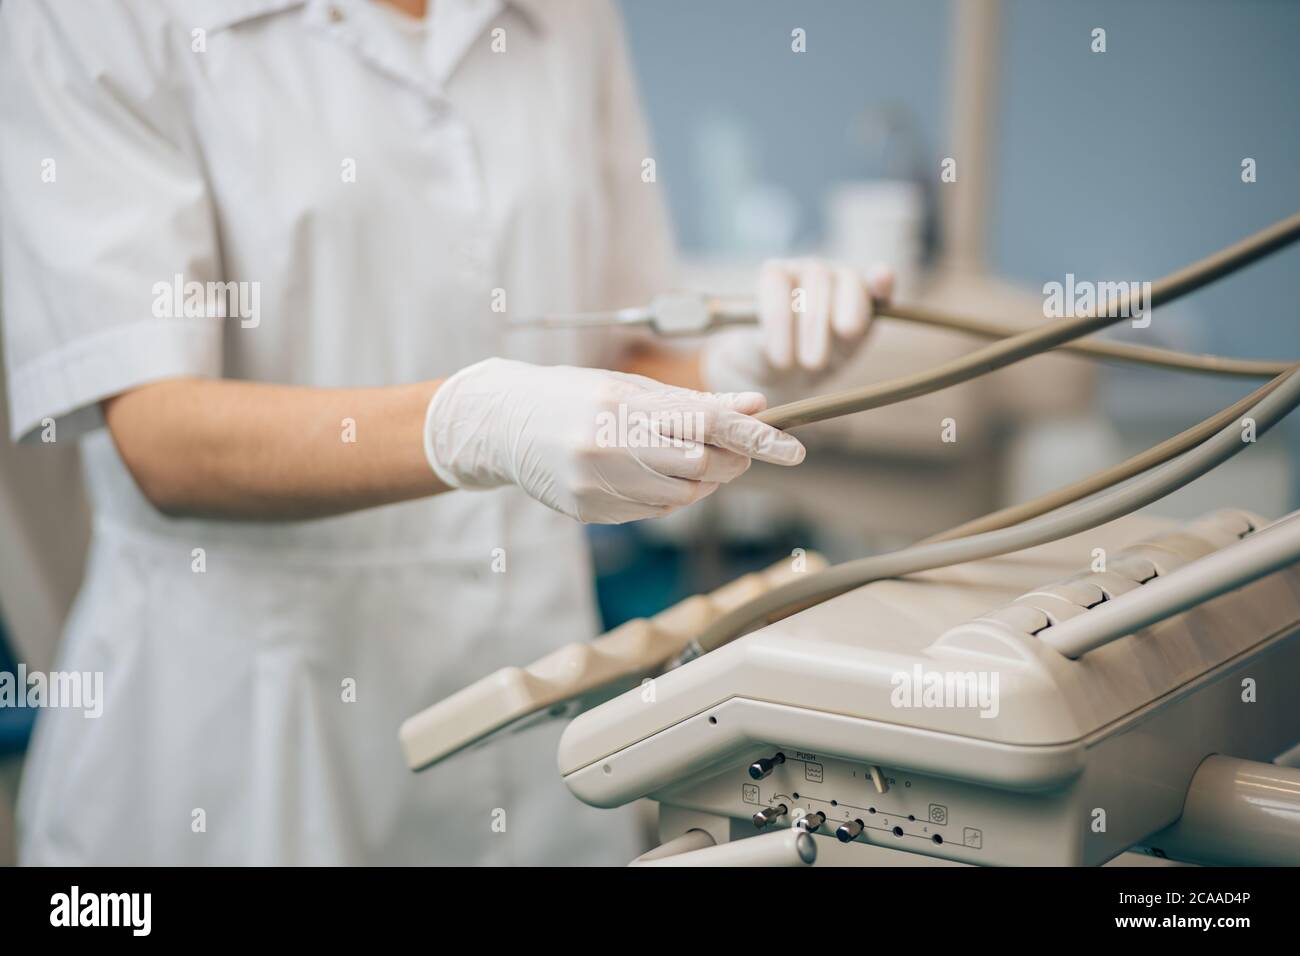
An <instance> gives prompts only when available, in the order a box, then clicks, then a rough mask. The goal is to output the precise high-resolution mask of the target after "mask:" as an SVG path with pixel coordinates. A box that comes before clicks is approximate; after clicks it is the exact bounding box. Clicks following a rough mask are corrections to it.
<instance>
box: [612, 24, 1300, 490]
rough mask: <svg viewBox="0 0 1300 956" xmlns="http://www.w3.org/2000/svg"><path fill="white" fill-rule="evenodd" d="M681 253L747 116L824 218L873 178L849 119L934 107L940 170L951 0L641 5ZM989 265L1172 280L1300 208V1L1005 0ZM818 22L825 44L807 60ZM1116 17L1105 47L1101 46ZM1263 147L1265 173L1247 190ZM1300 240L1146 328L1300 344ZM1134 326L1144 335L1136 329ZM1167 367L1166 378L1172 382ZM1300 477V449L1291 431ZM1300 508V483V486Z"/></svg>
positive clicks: (1165, 339)
mask: <svg viewBox="0 0 1300 956" xmlns="http://www.w3.org/2000/svg"><path fill="white" fill-rule="evenodd" d="M622 6H623V9H624V13H625V17H626V20H627V24H628V32H629V39H630V43H631V46H632V52H633V58H634V61H635V63H636V67H637V70H638V73H639V74H640V77H641V85H642V92H643V95H644V97H645V100H646V105H647V110H648V113H649V116H650V121H651V125H652V127H653V133H654V138H655V141H656V155H657V156H658V157H659V168H660V170H661V178H662V181H663V182H664V183H665V184H666V186H667V188H668V192H669V195H670V199H671V203H672V208H673V212H674V217H675V220H676V226H677V231H678V235H679V239H680V242H681V245H682V247H683V248H684V249H686V250H687V251H693V252H717V251H726V250H725V248H722V249H720V248H719V240H718V234H717V233H716V231H714V230H711V228H710V217H711V216H712V215H713V214H714V212H715V210H714V207H713V206H711V204H710V195H709V193H710V187H709V185H708V176H707V174H706V173H705V172H704V171H702V170H701V160H700V156H701V154H702V150H701V144H700V130H701V129H702V128H704V127H706V126H707V125H708V124H709V123H710V122H711V121H716V118H717V117H719V116H723V117H726V120H727V122H729V123H731V124H733V125H735V126H737V127H738V128H740V129H742V130H743V131H744V133H745V136H746V137H747V138H748V140H749V141H750V143H751V144H752V147H753V152H754V153H755V155H756V157H757V159H756V160H755V162H756V164H757V166H758V167H759V172H760V173H761V175H762V176H763V177H764V178H766V179H768V180H770V181H772V182H773V183H775V184H778V185H779V186H781V187H784V188H785V189H786V190H788V192H789V193H790V194H791V196H793V197H794V198H795V199H796V200H797V201H798V203H799V205H800V207H801V222H802V223H803V225H804V233H803V235H802V238H804V239H806V240H815V239H816V238H817V237H818V235H819V232H820V228H821V216H820V212H821V200H822V197H823V195H824V194H825V192H826V191H827V189H828V188H829V187H831V186H833V185H834V184H835V183H836V182H837V181H840V180H843V179H848V178H860V177H862V176H864V175H869V172H870V170H869V167H868V165H867V157H866V154H865V151H864V150H863V149H862V148H861V146H860V145H858V144H857V143H855V141H854V139H853V137H852V135H851V133H850V130H851V128H852V126H853V123H854V121H855V119H856V118H858V117H860V116H861V114H862V112H863V111H864V110H865V109H867V108H869V107H873V106H880V105H882V104H886V103H895V102H897V103H902V104H905V105H906V107H907V108H908V109H909V110H910V111H911V112H912V113H913V114H914V115H915V116H916V117H917V118H918V120H919V129H920V133H921V136H922V139H923V141H924V144H925V149H926V155H927V160H928V168H929V169H931V170H936V171H937V169H938V163H939V159H940V158H941V157H943V156H945V155H947V154H948V153H947V151H946V149H945V139H946V130H947V128H948V120H949V116H948V106H947V89H948V86H947V84H948V66H949V59H950V51H949V36H948V29H949V14H950V6H949V3H948V2H946V0H944V2H940V0H912V2H901V0H897V2H895V0H885V2H874V0H873V2H865V0H860V2H852V0H816V2H804V3H794V2H790V0H656V2H649V0H623V4H622ZM1003 11H1004V14H1003V35H1002V50H1001V64H1002V66H1001V69H1002V73H1001V77H1000V87H999V88H1000V100H1001V110H1000V113H1001V115H1000V117H999V129H998V130H997V131H996V135H995V137H994V140H995V142H996V144H997V154H996V155H995V157H994V160H995V168H996V170H997V174H996V180H995V185H994V194H993V197H992V215H991V222H990V235H989V237H988V238H989V249H990V259H991V262H990V265H991V268H992V269H993V270H994V271H996V272H999V273H1002V274H1004V275H1007V276H1010V277H1013V278H1015V279H1018V280H1021V281H1023V282H1025V283H1026V284H1027V285H1029V286H1031V287H1040V286H1041V284H1042V283H1043V282H1045V281H1048V280H1060V279H1062V278H1063V276H1064V274H1065V273H1067V272H1073V273H1075V275H1076V276H1077V277H1079V278H1081V279H1082V278H1091V279H1094V280H1099V279H1154V278H1157V277H1159V276H1160V275H1162V274H1164V273H1166V272H1168V271H1170V270H1171V269H1174V268H1176V267H1178V266H1181V265H1184V264H1186V263H1188V262H1191V261H1192V260H1194V259H1196V258H1199V257H1200V256H1202V255H1204V254H1206V253H1207V252H1210V251H1213V250H1214V249H1216V248H1218V247H1220V246H1222V245H1225V244H1226V243H1228V242H1231V241H1232V240H1234V239H1237V238H1239V237H1241V236H1244V235H1245V234H1247V233H1248V232H1250V231H1252V230H1254V229H1257V228H1259V227H1261V226H1263V225H1266V224H1267V223H1270V222H1272V221H1274V220H1276V219H1278V218H1281V217H1282V216H1284V215H1287V214H1289V213H1291V212H1294V211H1295V210H1297V209H1300V51H1298V50H1297V46H1300V2H1294V0H1142V2H1135V0H1088V2H1077V3H1075V2H1049V0H1004V6H1003ZM793 27H802V28H804V29H805V30H806V31H807V35H808V52H807V53H806V54H803V55H793V54H791V52H790V30H791V29H792V28H793ZM1094 27H1103V28H1104V29H1105V30H1106V32H1107V35H1106V40H1107V51H1106V52H1105V53H1100V54H1098V53H1093V52H1091V50H1090V43H1091V31H1092V29H1093V28H1094ZM1247 156H1249V157H1252V158H1254V159H1255V160H1256V162H1257V164H1258V180H1257V182H1255V183H1253V184H1245V183H1243V182H1242V181H1241V161H1242V159H1243V157H1247ZM1297 293H1300V249H1296V248H1292V249H1290V250H1287V251H1285V252H1283V253H1281V254H1278V255H1275V256H1273V257H1271V258H1270V259H1268V260H1266V261H1265V262H1262V263H1260V264H1257V265H1255V266H1253V267H1251V268H1250V269H1249V270H1247V271H1246V272H1244V273H1242V274H1240V275H1237V276H1234V277H1232V278H1230V279H1228V280H1225V281H1223V282H1221V283H1217V284H1215V285H1214V286H1212V287H1210V288H1208V289H1206V290H1203V291H1202V292H1200V293H1198V294H1196V295H1195V296H1193V297H1191V298H1189V299H1187V300H1184V301H1183V302H1180V303H1175V304H1174V305H1171V306H1168V307H1166V308H1165V309H1164V310H1157V311H1156V315H1155V321H1154V324H1153V326H1152V328H1151V329H1149V330H1147V331H1145V332H1143V333H1141V339H1140V341H1143V342H1146V343H1148V344H1156V345H1166V346H1171V347H1176V348H1183V349H1189V350H1196V351H1214V352H1220V353H1223V354H1230V355H1242V356H1251V357H1275V358H1282V357H1293V356H1300V303H1298V299H1300V297H1298V296H1297ZM1129 334H1130V335H1133V334H1136V333H1133V332H1130V333H1129ZM1151 374H1159V375H1161V376H1164V377H1162V378H1161V379H1160V383H1161V384H1160V387H1159V388H1153V387H1152V384H1151V383H1152V381H1153V379H1152V378H1151V377H1150V375H1151ZM1103 383H1104V386H1105V387H1103V389H1102V393H1101V394H1102V402H1103V407H1105V408H1106V410H1107V411H1108V412H1109V413H1110V414H1111V415H1112V416H1113V417H1114V418H1116V419H1117V420H1120V421H1143V420H1145V421H1146V422H1147V423H1148V426H1150V427H1153V428H1155V429H1157V430H1165V431H1167V430H1168V429H1169V427H1170V424H1171V423H1175V422H1177V423H1184V424H1185V423H1187V422H1188V421H1189V420H1190V418H1191V416H1192V415H1194V414H1209V412H1210V411H1211V410H1213V409H1215V408H1218V407H1222V405H1224V404H1227V402H1228V401H1230V400H1231V399H1232V398H1234V397H1236V396H1238V395H1240V394H1242V389H1243V385H1242V383H1241V382H1239V381H1237V382H1233V381H1224V380H1215V379H1209V378H1206V377H1204V376H1199V377H1198V376H1191V375H1171V374H1169V373H1143V372H1135V371H1133V370H1130V369H1122V368H1119V369H1117V368H1108V370H1107V372H1106V377H1105V379H1104V380H1103ZM1288 431H1289V433H1290V435H1291V436H1292V437H1291V438H1290V443H1291V445H1292V446H1293V447H1294V448H1296V456H1295V457H1296V464H1297V468H1296V473H1297V474H1298V475H1300V442H1297V441H1296V440H1295V437H1294V436H1295V433H1296V432H1295V429H1294V428H1291V427H1288ZM1297 492H1298V494H1297V500H1300V489H1297Z"/></svg>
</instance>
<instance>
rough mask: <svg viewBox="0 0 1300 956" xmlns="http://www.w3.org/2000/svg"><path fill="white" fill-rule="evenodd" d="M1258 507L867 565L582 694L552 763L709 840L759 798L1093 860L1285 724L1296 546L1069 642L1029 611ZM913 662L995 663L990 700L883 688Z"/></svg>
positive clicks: (1047, 610)
mask: <svg viewBox="0 0 1300 956" xmlns="http://www.w3.org/2000/svg"><path fill="white" fill-rule="evenodd" d="M1262 524H1263V522H1262V521H1261V520H1260V519H1258V518H1257V517H1255V516H1253V515H1250V514H1248V513H1246V512H1241V511H1225V512H1218V513H1215V514H1213V515H1210V516H1208V517H1206V518H1203V519H1201V520H1199V521H1196V522H1193V523H1191V524H1189V525H1186V526H1183V527H1177V526H1174V525H1172V524H1171V523H1169V522H1165V521H1160V520H1157V519H1153V518H1147V517H1142V516H1130V517H1128V518H1125V519H1122V520H1120V521H1116V522H1113V523H1111V524H1109V525H1106V526H1103V527H1101V528H1097V529H1094V530H1093V531H1090V532H1087V533H1085V534H1082V535H1077V536H1075V537H1073V538H1068V539H1064V540H1062V541H1058V542H1054V543H1052V544H1050V545H1045V546H1042V547H1039V548H1034V549H1030V550H1027V551H1024V552H1020V553H1017V554H1014V555H1009V556H1006V557H1003V558H998V559H993V560H988V561H980V562H973V563H970V564H967V565H962V566H959V567H955V568H951V569H945V570H942V571H936V572H929V573H926V574H923V575H917V576H916V577H915V578H909V579H906V580H899V581H884V582H878V583H876V584H872V585H868V586H866V587H863V588H860V589H858V590H856V591H853V592H850V593H848V594H844V595H841V596H840V597H838V598H835V599H833V600H831V601H828V602H826V603H824V604H821V605H818V606H816V607H813V608H810V609H808V610H806V611H803V612H801V613H799V614H796V615H794V616H792V617H789V618H787V619H785V620H783V621H779V622H777V623H775V624H772V625H769V626H768V627H766V628H764V629H762V630H760V631H756V632H754V633H752V634H749V635H747V636H746V637H743V638H741V639H739V640H737V641H735V642H733V643H732V644H730V645H727V646H725V647H723V648H720V649H719V650H717V651H714V652H712V653H710V654H706V655H704V656H703V657H701V658H699V659H698V660H695V661H692V662H691V663H690V664H688V665H686V666H685V667H682V668H679V669H677V670H674V671H671V672H668V673H666V674H663V675H661V676H660V677H658V678H656V679H655V688H654V691H655V692H654V694H653V695H647V694H645V693H644V692H641V693H635V694H624V695H622V696H620V697H617V698H615V699H612V700H610V701H608V702H606V703H604V704H602V705H601V706H599V707H596V708H594V709H593V710H590V711H588V712H587V713H585V714H583V715H581V716H579V717H578V718H577V719H576V720H574V721H573V722H572V723H571V724H570V725H569V727H568V729H567V731H566V733H565V735H564V737H563V739H562V741H561V744H560V751H559V764H560V770H561V772H562V773H563V774H564V777H565V781H566V783H567V785H568V786H569V788H570V789H571V790H572V792H573V793H574V794H575V795H576V796H578V797H579V798H580V799H582V800H583V801H585V802H587V803H589V804H593V805H595V806H617V805H621V804H624V803H627V802H630V801H632V800H636V799H640V798H643V797H649V798H651V799H654V800H657V801H659V802H660V804H661V807H662V809H663V811H664V814H663V819H668V820H673V821H678V822H680V823H681V824H683V825H689V826H696V827H706V828H710V832H711V833H713V834H714V837H715V839H718V840H725V839H731V838H735V837H737V836H741V835H746V834H748V835H752V834H754V833H755V832H757V831H756V830H755V828H754V824H753V823H752V822H751V817H752V816H753V815H754V813H755V812H756V811H758V810H761V809H763V808H765V807H772V806H781V805H785V806H786V807H787V808H788V813H787V814H786V815H785V816H783V817H780V818H778V819H776V820H775V821H774V823H773V824H772V825H774V826H788V825H790V824H791V823H793V822H794V820H795V818H796V817H797V816H798V815H800V814H801V813H802V812H805V811H807V812H811V811H816V812H819V813H823V814H825V816H826V821H825V824H824V825H822V826H821V827H820V828H819V831H818V833H817V834H816V835H817V838H818V839H819V840H822V841H824V840H826V839H830V841H831V844H832V846H834V847H838V843H836V841H835V840H834V838H833V837H832V836H831V835H832V834H834V833H835V831H836V829H837V828H838V827H839V826H840V825H842V824H844V823H845V822H846V821H854V820H861V821H862V822H863V823H864V826H863V829H862V832H861V834H860V835H858V836H856V837H855V838H854V839H853V841H852V844H853V845H857V846H864V845H870V846H872V847H889V848H892V849H899V850H905V851H908V852H911V853H915V854H924V855H927V856H932V857H939V858H944V859H948V860H955V861H960V862H966V863H994V864H1014V863H1038V864H1079V863H1101V862H1104V861H1106V860H1108V859H1111V858H1112V857H1114V856H1116V855H1117V854H1119V853H1121V852H1124V851H1125V850H1127V849H1129V848H1130V847H1132V846H1134V845H1135V844H1137V845H1140V844H1141V843H1142V841H1143V840H1144V839H1146V838H1148V837H1149V836H1151V835H1152V834H1155V833H1157V832H1159V831H1160V830H1161V829H1163V828H1164V827H1167V826H1169V825H1170V824H1171V823H1172V822H1173V821H1174V820H1176V819H1177V818H1178V816H1179V814H1180V812H1181V810H1182V805H1183V800H1184V797H1185V795H1186V793H1187V791H1188V786H1189V784H1190V782H1191V780H1192V777H1193V775H1194V774H1195V772H1196V770H1197V768H1198V767H1199V766H1200V765H1201V763H1202V762H1203V761H1204V760H1205V758H1206V757H1207V756H1209V755H1211V754H1214V753H1223V754H1230V755H1232V756H1235V757H1239V758H1242V759H1247V760H1263V761H1268V760H1271V759H1273V758H1274V757H1275V756H1277V755H1278V754H1279V753H1281V752H1282V751H1284V750H1286V749H1287V748H1288V747H1290V746H1291V745H1292V744H1294V743H1295V742H1296V740H1297V739H1300V699H1298V698H1297V697H1296V695H1295V693H1294V687H1295V686H1297V683H1300V640H1296V639H1293V638H1296V637H1297V636H1298V635H1300V568H1296V567H1292V568H1289V569H1286V570H1283V571H1280V572H1277V573H1275V574H1272V575H1270V576H1268V577H1266V578H1263V579H1261V580H1259V581H1256V582H1255V583H1253V584H1250V585H1247V586H1246V587H1243V588H1239V589H1237V590H1235V591H1232V592H1229V593H1227V594H1224V595H1222V596H1220V597H1218V598H1215V599H1214V600H1211V601H1208V602H1205V603H1203V604H1201V605H1199V606H1197V607H1195V608H1193V609H1192V610H1190V611H1187V612H1184V613H1182V614H1180V615H1177V616H1176V617H1173V618H1170V619H1168V620H1166V621H1163V622H1161V623H1159V624H1157V625H1155V626H1153V627H1151V628H1148V629H1145V630H1142V631H1139V632H1138V633H1136V634H1133V635H1129V636H1127V637H1122V638H1120V639H1118V640H1115V641H1113V642H1111V643H1109V644H1106V645H1105V646H1102V647H1099V648H1097V649H1096V650H1093V651H1089V652H1088V653H1086V654H1084V655H1083V656H1082V657H1080V658H1079V659H1078V660H1071V659H1069V658H1067V657H1065V656H1063V655H1061V654H1060V653H1059V652H1057V651H1055V650H1054V649H1052V648H1051V647H1050V646H1048V645H1047V644H1046V643H1044V642H1043V641H1042V640H1041V639H1040V638H1039V637H1037V636H1036V635H1035V632H1038V633H1042V632H1043V629H1044V628H1050V627H1051V626H1053V624H1055V623H1058V622H1060V621H1062V620H1065V619H1067V618H1073V617H1076V616H1079V615H1085V614H1087V613H1088V610H1089V607H1090V606H1096V604H1097V603H1098V602H1100V601H1103V600H1113V599H1117V598H1122V595H1123V594H1124V593H1127V592H1128V591H1130V590H1131V589H1133V588H1140V587H1141V586H1142V581H1143V580H1144V579H1147V578H1149V576H1150V575H1151V574H1153V573H1154V574H1168V573H1170V572H1171V571H1173V570H1175V569H1176V568H1178V567H1181V566H1183V565H1185V564H1187V563H1189V562H1192V561H1195V560H1196V559H1197V558H1199V557H1202V556H1204V555H1207V554H1209V553H1211V552H1214V551H1217V550H1218V549H1220V548H1223V547H1226V546H1227V545H1229V544H1231V543H1233V542H1235V541H1237V540H1238V539H1239V537H1240V536H1241V535H1242V534H1244V533H1248V532H1249V531H1250V530H1251V529H1252V528H1254V527H1259V526H1261V525H1262ZM1102 561H1104V562H1105V570H1098V571H1094V570H1092V568H1093V567H1094V566H1096V567H1098V568H1100V566H1101V564H1100V562H1102ZM930 675H939V676H940V677H945V676H947V675H956V676H958V677H965V676H967V675H969V676H970V677H971V678H972V679H980V678H982V679H984V680H985V682H986V684H987V685H992V684H993V681H994V680H996V685H994V686H995V687H996V693H995V694H993V695H990V696H989V699H988V703H990V704H992V706H977V705H971V706H966V705H963V703H962V702H961V701H951V700H949V701H945V700H944V699H943V697H942V695H940V696H939V697H938V698H936V701H927V700H925V699H923V696H921V695H915V696H913V697H907V696H906V695H901V694H900V691H901V690H902V688H903V687H905V686H907V685H908V683H909V681H911V682H912V684H913V685H915V686H917V687H919V686H922V685H923V684H924V682H925V680H927V679H928V678H929V676H930ZM971 686H973V685H971ZM1248 694H1249V696H1248ZM967 703H970V702H967ZM978 703H979V702H978V701H977V702H976V704H978ZM776 752H780V753H782V754H783V756H784V758H785V759H784V761H783V762H781V763H780V764H779V765H778V766H777V767H776V769H775V770H774V771H772V772H771V773H770V775H768V776H766V777H764V778H762V779H759V780H754V779H752V778H751V776H750V775H749V773H748V772H747V771H748V768H749V765H750V764H751V763H753V762H754V761H756V760H758V759H759V758H761V757H771V756H772V755H773V754H774V753H776ZM718 820H721V821H723V822H724V823H726V824H727V825H726V826H724V827H723V828H722V829H721V830H719V829H717V827H716V823H717V821H718ZM710 821H712V823H711V822H710ZM1099 821H1100V822H1099ZM675 835H676V834H675V833H673V832H671V830H665V831H664V832H663V836H664V838H665V839H670V838H672V837H673V836H675ZM829 858H830V857H829V856H828V859H829ZM819 860H820V857H819Z"/></svg>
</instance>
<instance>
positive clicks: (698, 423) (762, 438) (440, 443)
mask: <svg viewBox="0 0 1300 956" xmlns="http://www.w3.org/2000/svg"><path fill="white" fill-rule="evenodd" d="M766 404H767V403H766V400H765V399H764V398H763V396H762V395H759V394H756V393H754V392H747V393H744V394H739V395H715V394H711V393H708V392H693V391H690V390H689V389H684V388H673V387H672V386H669V385H664V384H661V383H660V382H656V381H654V380H652V379H648V378H643V377H642V376H639V375H626V374H623V373H620V372H606V371H602V370H598V369H587V368H572V367H569V366H540V365H529V364H526V363H524V362H514V361H510V360H508V359H499V358H492V359H487V360H486V361H483V362H479V363H478V364H477V365H471V366H469V367H468V368H465V369H462V370H461V371H459V372H457V373H456V374H455V375H453V376H452V377H451V378H449V379H447V381H445V382H444V383H443V384H442V386H441V387H440V388H439V389H438V391H437V392H436V393H435V394H434V396H433V400H432V401H430V403H429V410H428V412H427V414H426V415H425V423H424V452H425V456H426V457H427V458H428V460H429V465H430V467H432V468H433V470H434V473H435V474H437V476H438V477H439V478H440V479H441V480H442V481H443V482H444V483H445V484H447V485H449V486H451V487H453V488H495V487H499V486H501V485H507V484H514V485H518V486H519V487H520V488H522V489H523V490H524V491H526V492H528V494H530V495H532V497H534V498H536V499H537V500H538V501H540V502H542V504H544V505H547V506H548V507H551V508H554V509H555V510H556V511H559V512H562V513H564V514H566V515H569V516H571V517H573V518H577V519H578V520H579V521H584V522H592V523H598V524H616V523H619V522H623V521H635V520H637V519H639V518H653V517H658V516H660V515H665V514H668V513H669V512H670V511H674V510H676V509H677V508H680V507H682V506H683V505H688V504H691V503H693V502H696V501H699V500H700V499H701V498H703V497H705V496H707V495H709V494H711V493H712V492H713V491H714V490H715V489H716V488H717V487H718V485H719V484H720V483H722V482H727V481H731V479H733V478H735V477H737V476H739V475H741V474H743V473H744V472H745V470H746V469H748V468H749V464H750V460H751V459H754V458H757V459H759V460H760V461H769V462H773V463H775V464H778V465H797V464H798V463H799V462H801V461H802V460H803V456H804V448H803V445H801V444H800V443H799V440H798V439H797V438H795V437H794V436H793V435H787V434H786V433H785V432H782V431H779V430H777V429H775V428H772V427H771V426H770V425H765V424H763V423H762V422H760V421H758V419H756V418H753V417H751V416H752V415H753V414H754V413H755V412H759V411H762V410H763V408H765V407H766Z"/></svg>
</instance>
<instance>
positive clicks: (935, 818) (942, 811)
mask: <svg viewBox="0 0 1300 956" xmlns="http://www.w3.org/2000/svg"><path fill="white" fill-rule="evenodd" d="M930 822H931V823H937V824H939V825H940V826H943V825H944V824H945V823H947V822H948V808H947V807H945V806H944V805H943V804H942V803H932V804H930Z"/></svg>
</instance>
